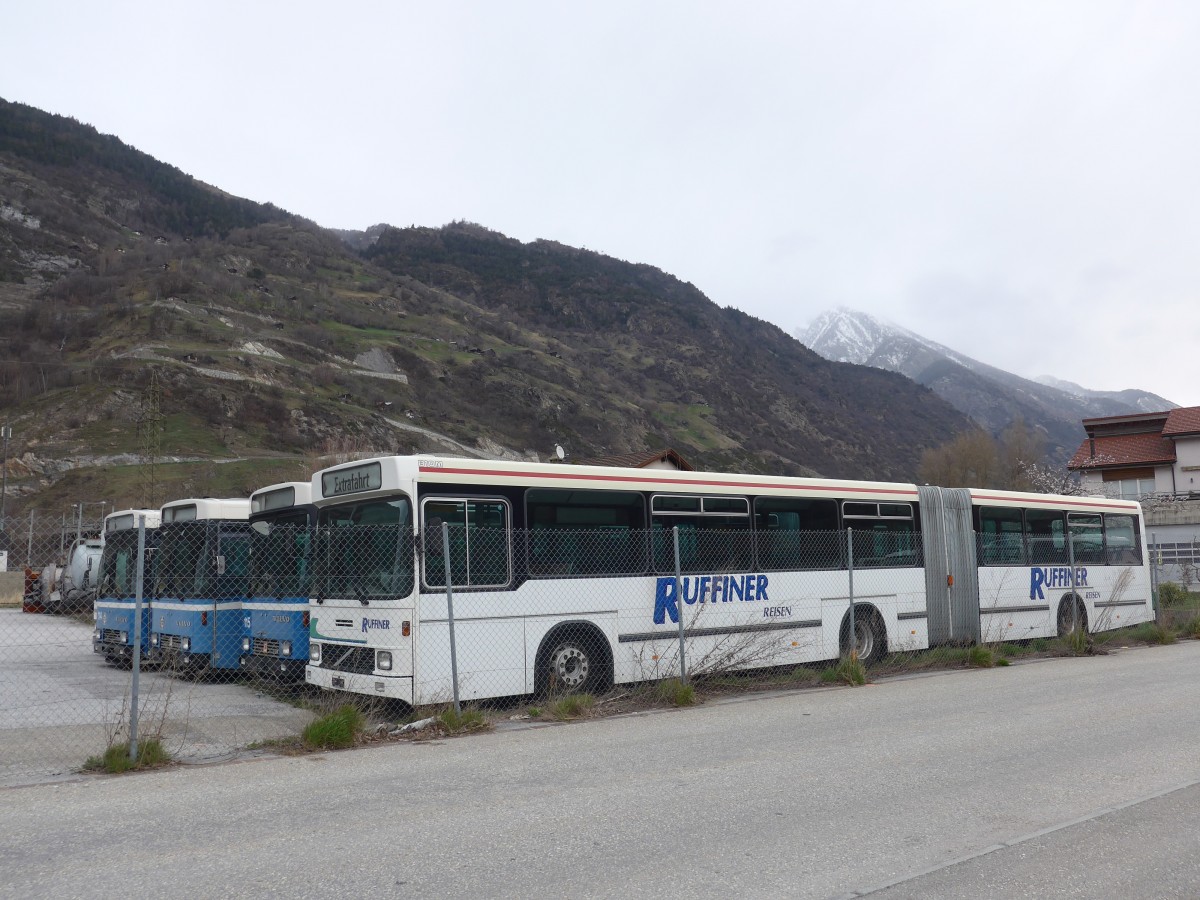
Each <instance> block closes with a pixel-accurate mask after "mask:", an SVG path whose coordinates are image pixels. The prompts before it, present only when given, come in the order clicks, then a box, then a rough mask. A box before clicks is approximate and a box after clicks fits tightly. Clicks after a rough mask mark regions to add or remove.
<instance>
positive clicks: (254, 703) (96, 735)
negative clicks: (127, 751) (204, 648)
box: [0, 609, 311, 787]
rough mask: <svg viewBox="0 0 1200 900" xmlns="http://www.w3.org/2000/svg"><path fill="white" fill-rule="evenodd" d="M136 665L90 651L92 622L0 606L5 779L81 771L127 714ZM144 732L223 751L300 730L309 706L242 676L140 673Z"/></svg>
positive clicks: (216, 754)
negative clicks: (200, 678) (119, 665)
mask: <svg viewBox="0 0 1200 900" xmlns="http://www.w3.org/2000/svg"><path fill="white" fill-rule="evenodd" d="M130 684H131V673H130V672H129V671H127V670H122V669H116V668H113V667H112V666H109V665H107V664H106V663H105V662H104V661H103V660H102V659H101V658H100V657H99V656H97V655H96V654H94V653H93V652H92V628H91V626H90V625H89V624H87V623H86V622H82V621H78V620H76V619H72V618H68V617H63V616H46V615H30V614H28V613H22V612H21V610H20V609H0V787H3V786H12V785H18V784H27V783H31V782H37V781H42V780H46V779H48V778H56V777H61V776H63V775H69V774H71V773H72V772H75V771H77V770H78V769H79V767H80V766H81V765H82V764H83V763H84V761H85V760H86V759H87V757H89V756H93V755H96V754H99V753H102V752H103V751H104V749H105V747H106V746H107V745H108V741H109V738H110V735H112V734H113V732H114V730H115V729H116V728H117V727H118V725H119V724H121V723H123V722H127V721H128V717H129V715H128V713H129V696H130ZM140 698H141V703H140V707H141V734H142V735H148V734H153V733H154V732H155V731H160V732H161V734H162V738H163V742H164V745H165V746H166V747H167V749H168V750H169V751H170V752H171V754H172V755H173V756H174V757H175V758H176V759H180V760H183V761H186V762H204V761H209V760H218V759H224V758H228V757H230V756H232V755H233V754H235V753H236V752H238V751H239V750H240V749H242V748H245V747H246V746H247V745H250V744H252V743H254V742H257V741H263V740H269V739H272V738H280V737H285V736H288V735H293V734H296V733H297V732H299V731H300V729H302V728H303V727H304V725H305V724H306V723H307V722H308V721H309V719H310V716H311V714H310V713H308V712H307V711H305V710H302V709H298V708H296V707H293V706H290V705H288V704H286V703H280V702H278V701H276V700H274V699H272V698H271V697H269V696H266V695H265V694H263V693H261V692H260V691H257V690H256V689H255V688H253V687H249V686H246V685H241V684H195V683H192V682H189V681H183V680H181V679H176V678H171V677H168V676H165V675H158V674H154V673H147V672H143V673H142V675H141V680H140Z"/></svg>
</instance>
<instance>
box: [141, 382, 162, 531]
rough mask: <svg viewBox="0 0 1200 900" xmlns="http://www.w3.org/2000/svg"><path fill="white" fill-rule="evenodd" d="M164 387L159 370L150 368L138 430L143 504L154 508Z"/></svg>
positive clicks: (156, 491)
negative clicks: (159, 376) (160, 380)
mask: <svg viewBox="0 0 1200 900" xmlns="http://www.w3.org/2000/svg"><path fill="white" fill-rule="evenodd" d="M162 418H163V417H162V386H161V385H160V384H159V381H158V369H154V368H152V369H151V370H150V383H149V384H148V385H147V386H146V389H145V391H144V392H143V393H142V408H141V410H140V411H139V413H138V421H137V430H138V437H139V438H140V439H141V440H140V443H141V451H142V453H141V456H142V465H141V467H140V468H139V473H138V474H139V476H140V477H139V481H140V482H141V491H140V493H141V498H142V506H144V507H147V508H150V509H153V508H155V507H157V506H158V505H159V503H158V469H157V466H158V455H159V452H160V450H161V447H162V428H163V426H162Z"/></svg>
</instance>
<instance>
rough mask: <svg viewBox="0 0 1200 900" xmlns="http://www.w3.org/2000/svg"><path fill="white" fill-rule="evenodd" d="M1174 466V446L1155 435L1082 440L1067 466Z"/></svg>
mask: <svg viewBox="0 0 1200 900" xmlns="http://www.w3.org/2000/svg"><path fill="white" fill-rule="evenodd" d="M1174 462H1175V442H1174V441H1172V440H1170V439H1169V438H1164V437H1162V436H1160V435H1158V434H1114V435H1108V436H1101V437H1096V438H1090V439H1088V440H1085V441H1084V442H1083V443H1082V444H1080V445H1079V449H1078V450H1076V451H1075V455H1074V456H1072V457H1071V461H1070V462H1069V463H1067V468H1068V469H1071V470H1074V469H1115V468H1124V467H1127V466H1151V465H1158V464H1167V465H1169V464H1171V463H1174Z"/></svg>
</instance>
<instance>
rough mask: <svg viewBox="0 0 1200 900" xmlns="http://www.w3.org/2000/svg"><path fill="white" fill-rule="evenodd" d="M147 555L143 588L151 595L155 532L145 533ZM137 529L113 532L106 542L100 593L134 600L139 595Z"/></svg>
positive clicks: (101, 565) (105, 596) (101, 568)
mask: <svg viewBox="0 0 1200 900" xmlns="http://www.w3.org/2000/svg"><path fill="white" fill-rule="evenodd" d="M145 552H146V555H145V560H146V562H145V567H144V571H145V573H146V577H145V578H143V581H142V590H143V591H144V592H145V593H146V594H149V592H150V588H151V584H150V580H149V573H150V571H151V569H150V564H151V559H152V558H153V554H154V541H153V533H152V532H150V533H147V535H146V551H145ZM137 556H138V533H137V529H136V528H135V529H126V530H124V531H116V532H111V533H110V534H109V536H108V539H107V540H106V541H105V543H104V555H103V556H102V557H101V558H100V596H101V597H104V598H111V599H115V600H132V599H133V598H134V596H135V595H136V594H137Z"/></svg>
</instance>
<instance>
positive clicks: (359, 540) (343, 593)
mask: <svg viewBox="0 0 1200 900" xmlns="http://www.w3.org/2000/svg"><path fill="white" fill-rule="evenodd" d="M317 540H318V544H317V575H316V585H315V587H316V596H317V597H319V598H325V597H350V598H354V599H357V600H360V601H364V602H366V601H370V600H384V599H396V598H399V597H407V596H408V595H410V594H411V593H412V590H413V557H414V552H415V541H414V538H413V524H412V504H411V503H410V502H409V500H408V498H407V497H390V498H382V499H377V500H366V501H363V502H361V503H348V504H346V505H344V506H333V507H329V508H327V509H323V510H321V515H320V519H319V520H318V525H317Z"/></svg>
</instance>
